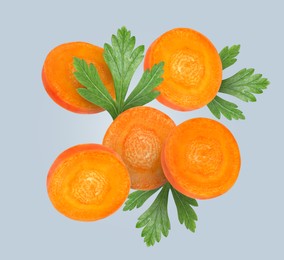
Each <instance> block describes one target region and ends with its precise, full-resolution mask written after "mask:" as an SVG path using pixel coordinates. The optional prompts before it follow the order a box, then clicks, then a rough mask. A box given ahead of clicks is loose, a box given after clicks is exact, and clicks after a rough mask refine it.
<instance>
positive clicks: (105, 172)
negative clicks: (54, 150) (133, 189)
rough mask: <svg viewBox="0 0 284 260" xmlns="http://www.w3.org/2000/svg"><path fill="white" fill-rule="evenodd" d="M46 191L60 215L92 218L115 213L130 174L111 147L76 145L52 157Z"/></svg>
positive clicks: (128, 189)
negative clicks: (53, 159)
mask: <svg viewBox="0 0 284 260" xmlns="http://www.w3.org/2000/svg"><path fill="white" fill-rule="evenodd" d="M47 191H48V195H49V198H50V200H51V202H52V204H53V205H54V207H55V208H56V209H57V210H58V211H59V212H60V213H62V214H63V215H65V216H67V217H69V218H71V219H74V220H80V221H95V220H99V219H102V218H105V217H107V216H109V215H110V214H112V213H114V212H115V211H116V210H117V209H118V208H119V207H120V206H121V205H122V204H123V203H124V201H125V200H126V198H127V196H128V194H129V191H130V178H129V174H128V171H127V168H126V166H125V164H124V163H123V162H122V160H121V159H120V158H119V156H118V155H117V154H116V153H115V152H114V151H112V150H111V149H109V148H106V147H103V146H102V145H97V144H84V145H77V146H74V147H71V148H69V149H67V150H66V151H64V152H63V153H62V154H61V155H59V156H58V157H57V159H56V160H55V161H54V163H53V165H52V166H51V168H50V170H49V173H48V177H47Z"/></svg>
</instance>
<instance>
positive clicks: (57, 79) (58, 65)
mask: <svg viewBox="0 0 284 260" xmlns="http://www.w3.org/2000/svg"><path fill="white" fill-rule="evenodd" d="M74 57H77V58H80V59H84V60H86V61H87V62H88V63H93V64H94V66H95V67H96V68H97V70H98V73H99V75H100V77H101V79H102V82H103V83H104V85H105V86H106V88H107V89H108V91H109V93H110V94H111V95H112V96H115V93H114V85H113V80H112V76H111V73H110V71H109V69H108V67H107V64H106V63H105V61H104V58H103V48H101V47H98V46H95V45H92V44H89V43H85V42H70V43H65V44H61V45H59V46H57V47H56V48H54V49H53V50H51V52H50V53H49V54H48V55H47V57H46V60H45V62H44V65H43V69H42V81H43V85H44V87H45V89H46V91H47V93H48V94H49V96H50V97H51V98H52V99H53V100H54V101H55V102H56V103H57V104H58V105H60V106H61V107H63V108H65V109H67V110H69V111H72V112H75V113H80V114H91V113H98V112H101V111H103V109H102V108H101V107H99V106H96V105H94V104H92V103H90V102H88V101H87V100H85V99H84V98H82V97H81V96H80V95H79V94H78V93H77V88H82V87H83V86H82V85H81V84H80V83H79V82H78V81H77V80H76V78H75V76H74V75H73V73H74V71H75V69H74V67H73V58H74Z"/></svg>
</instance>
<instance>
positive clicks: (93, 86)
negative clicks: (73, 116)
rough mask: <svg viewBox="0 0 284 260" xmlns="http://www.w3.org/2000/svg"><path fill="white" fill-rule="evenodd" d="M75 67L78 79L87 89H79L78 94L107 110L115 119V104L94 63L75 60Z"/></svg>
mask: <svg viewBox="0 0 284 260" xmlns="http://www.w3.org/2000/svg"><path fill="white" fill-rule="evenodd" d="M74 67H75V69H76V71H75V72H74V75H75V77H76V79H77V80H78V81H79V82H80V83H81V84H82V85H83V86H85V87H86V88H79V89H77V91H78V93H79V94H80V95H81V96H82V97H84V98H85V99H87V100H88V101H90V102H91V103H93V104H95V105H97V106H100V107H102V108H104V109H105V110H107V111H108V112H109V113H110V115H111V116H112V117H113V118H114V117H115V115H116V113H117V111H116V106H115V102H114V100H113V99H112V97H111V95H110V94H109V93H108V91H107V89H106V88H105V86H104V84H103V82H102V81H101V79H100V76H99V73H98V71H97V69H96V68H95V66H94V65H93V64H92V63H91V64H90V65H88V64H87V63H86V61H84V60H82V59H78V58H74Z"/></svg>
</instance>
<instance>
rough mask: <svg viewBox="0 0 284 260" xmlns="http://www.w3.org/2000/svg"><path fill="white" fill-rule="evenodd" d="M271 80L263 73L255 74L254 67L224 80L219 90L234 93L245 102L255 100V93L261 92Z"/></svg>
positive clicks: (233, 94)
mask: <svg viewBox="0 0 284 260" xmlns="http://www.w3.org/2000/svg"><path fill="white" fill-rule="evenodd" d="M268 85H269V81H268V79H266V78H263V77H262V74H254V69H242V70H240V71H239V72H238V73H236V74H235V75H233V76H231V77H229V78H227V79H224V80H223V81H222V84H221V87H220V89H219V92H221V93H226V94H229V95H232V96H234V97H236V98H239V99H241V100H243V101H245V102H255V101H256V97H255V96H254V95H253V94H261V93H263V90H264V89H266V88H267V86H268Z"/></svg>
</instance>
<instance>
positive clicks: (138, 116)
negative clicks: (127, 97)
mask: <svg viewBox="0 0 284 260" xmlns="http://www.w3.org/2000/svg"><path fill="white" fill-rule="evenodd" d="M174 127H175V123H174V122H173V121H172V119H171V118H170V117H168V116H167V115H166V114H164V113H162V112H161V111H159V110H157V109H154V108H150V107H134V108H131V109H128V110H126V111H125V112H123V113H122V114H120V115H119V116H118V117H117V118H116V119H115V120H114V121H113V123H112V124H111V125H110V127H109V128H108V130H107V132H106V134H105V136H104V140H103V145H105V146H107V147H109V148H111V149H113V150H115V151H116V152H117V153H118V154H119V155H120V156H121V157H122V160H123V161H124V163H125V164H126V166H127V168H128V171H129V174H130V178H131V188H133V189H138V190H151V189H155V188H158V187H160V186H162V185H163V184H165V183H166V182H167V179H166V178H165V176H164V173H163V170H162V166H161V150H162V146H163V143H164V140H165V139H166V137H167V135H168V134H169V132H170V130H171V129H172V128H174Z"/></svg>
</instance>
